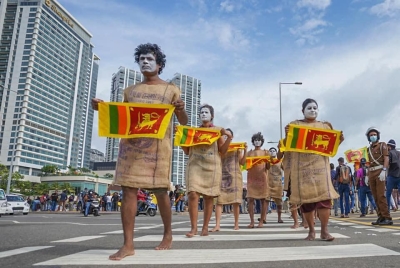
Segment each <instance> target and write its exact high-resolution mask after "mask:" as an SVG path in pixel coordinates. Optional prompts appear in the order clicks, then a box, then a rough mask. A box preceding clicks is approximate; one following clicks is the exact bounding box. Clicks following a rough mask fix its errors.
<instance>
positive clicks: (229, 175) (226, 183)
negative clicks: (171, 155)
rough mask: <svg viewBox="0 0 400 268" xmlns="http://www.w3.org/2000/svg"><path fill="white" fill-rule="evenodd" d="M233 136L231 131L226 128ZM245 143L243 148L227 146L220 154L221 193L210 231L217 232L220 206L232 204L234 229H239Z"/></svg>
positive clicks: (220, 212) (220, 213)
mask: <svg viewBox="0 0 400 268" xmlns="http://www.w3.org/2000/svg"><path fill="white" fill-rule="evenodd" d="M226 131H227V132H230V133H231V135H232V138H233V131H232V130H231V129H230V128H227V129H226ZM246 155H247V144H246V143H244V149H237V148H236V147H234V146H232V147H231V146H229V149H228V152H226V153H225V154H223V155H222V182H221V195H220V196H218V197H217V205H216V207H215V227H214V228H213V229H212V230H211V231H210V232H217V231H219V229H220V223H221V215H222V206H223V205H230V204H232V205H233V215H234V219H235V226H234V230H239V206H240V204H241V203H242V197H243V178H242V170H241V168H240V166H241V165H244V164H245V162H246Z"/></svg>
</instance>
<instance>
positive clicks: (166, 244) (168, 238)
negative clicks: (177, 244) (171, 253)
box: [155, 235, 172, 250]
mask: <svg viewBox="0 0 400 268" xmlns="http://www.w3.org/2000/svg"><path fill="white" fill-rule="evenodd" d="M171 247H172V235H164V237H163V240H162V241H161V243H160V244H159V245H158V246H157V247H155V250H166V249H171Z"/></svg>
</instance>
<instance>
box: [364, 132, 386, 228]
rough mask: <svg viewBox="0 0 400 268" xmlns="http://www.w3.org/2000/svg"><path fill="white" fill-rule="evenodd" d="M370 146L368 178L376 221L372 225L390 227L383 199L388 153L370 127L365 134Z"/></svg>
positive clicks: (379, 135) (384, 145) (378, 136)
mask: <svg viewBox="0 0 400 268" xmlns="http://www.w3.org/2000/svg"><path fill="white" fill-rule="evenodd" d="M365 135H366V136H367V139H368V141H369V142H370V146H369V147H368V157H369V162H370V164H369V168H368V178H369V185H370V187H371V191H372V195H373V197H374V200H375V203H376V207H377V210H376V212H377V214H378V219H377V220H376V221H374V222H371V224H372V225H392V224H393V221H392V217H390V212H389V209H388V203H387V200H386V197H385V188H386V175H387V174H386V172H387V169H388V167H389V151H388V147H387V145H386V143H384V142H380V141H379V140H380V138H381V133H380V131H379V130H378V129H377V128H376V127H370V128H369V129H367V132H366V133H365Z"/></svg>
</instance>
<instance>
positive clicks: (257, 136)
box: [251, 132, 264, 146]
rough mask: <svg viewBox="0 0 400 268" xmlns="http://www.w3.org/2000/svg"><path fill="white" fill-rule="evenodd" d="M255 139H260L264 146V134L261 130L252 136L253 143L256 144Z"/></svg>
mask: <svg viewBox="0 0 400 268" xmlns="http://www.w3.org/2000/svg"><path fill="white" fill-rule="evenodd" d="M255 140H259V141H261V146H263V144H264V136H263V135H261V132H258V133H256V134H254V135H253V137H251V143H252V144H253V145H254V141H255Z"/></svg>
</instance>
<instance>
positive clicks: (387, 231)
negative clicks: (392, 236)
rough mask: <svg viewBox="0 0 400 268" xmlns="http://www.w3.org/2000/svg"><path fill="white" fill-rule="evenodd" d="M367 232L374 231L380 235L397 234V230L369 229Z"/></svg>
mask: <svg viewBox="0 0 400 268" xmlns="http://www.w3.org/2000/svg"><path fill="white" fill-rule="evenodd" d="M367 231H373V232H378V233H390V232H397V230H394V229H387V228H373V229H367Z"/></svg>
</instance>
